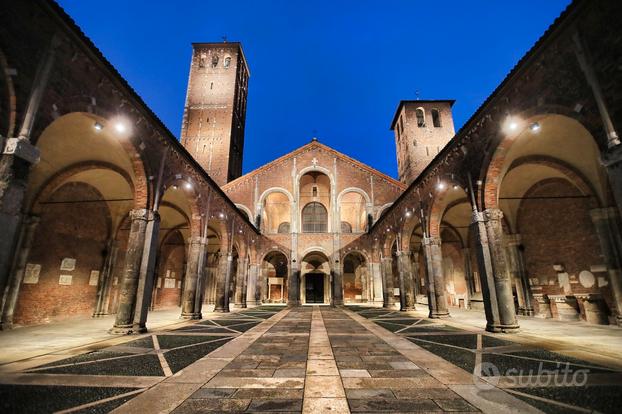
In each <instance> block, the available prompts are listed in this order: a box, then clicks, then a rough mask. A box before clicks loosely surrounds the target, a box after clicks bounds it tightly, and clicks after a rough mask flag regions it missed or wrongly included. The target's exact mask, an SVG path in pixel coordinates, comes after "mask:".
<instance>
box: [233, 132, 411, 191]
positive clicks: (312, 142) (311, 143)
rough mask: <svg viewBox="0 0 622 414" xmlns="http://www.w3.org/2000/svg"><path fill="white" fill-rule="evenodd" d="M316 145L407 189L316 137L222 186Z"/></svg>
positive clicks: (259, 171) (235, 182)
mask: <svg viewBox="0 0 622 414" xmlns="http://www.w3.org/2000/svg"><path fill="white" fill-rule="evenodd" d="M314 146H315V147H318V148H321V149H323V150H325V151H328V152H330V153H332V154H334V155H336V156H338V157H339V158H342V159H345V160H347V161H348V162H351V163H353V164H355V165H357V166H358V167H360V168H362V169H363V170H366V171H367V172H369V173H371V174H374V175H376V176H377V177H380V178H382V179H384V180H387V181H388V182H390V183H391V184H393V185H395V186H397V187H399V188H400V189H402V190H405V189H406V187H407V186H406V184H404V183H402V182H401V181H398V180H396V179H395V178H393V177H390V176H388V175H386V174H384V173H382V172H380V171H378V170H376V169H375V168H372V167H370V166H369V165H367V164H364V163H362V162H360V161H359V160H356V159H354V158H352V157H350V156H348V155H346V154H344V153H342V152H340V151H337V150H336V149H334V148H331V147H329V146H328V145H325V144H322V143H321V142H319V141H317V140H316V139H314V140H313V141H311V142H309V143H307V144H304V145H303V146H301V147H298V148H296V149H295V150H293V151H290V152H288V153H287V154H285V155H282V156H280V157H279V158H276V159H275V160H272V161H270V162H268V163H266V164H264V165H262V166H260V167H258V168H256V169H254V170H253V171H250V172H248V173H246V174H244V175H243V176H241V177H238V178H236V179H235V180H233V181H230V182H228V183H227V184H225V185H223V186H222V189H223V190H226V189H227V188H229V187H232V186H233V185H234V184H237V183H239V182H240V181H242V180H243V179H247V178H250V177H253V176H255V175H257V174H260V173H261V172H263V171H265V170H267V169H268V168H270V167H272V166H274V165H276V164H279V163H281V162H283V161H285V160H287V159H289V158H291V157H293V156H296V155H298V154H300V153H302V152H303V151H305V150H307V149H309V148H310V147H314Z"/></svg>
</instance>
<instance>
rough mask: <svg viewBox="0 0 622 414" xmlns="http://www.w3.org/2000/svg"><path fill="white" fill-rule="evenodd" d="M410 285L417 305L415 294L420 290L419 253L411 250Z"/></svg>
mask: <svg viewBox="0 0 622 414" xmlns="http://www.w3.org/2000/svg"><path fill="white" fill-rule="evenodd" d="M411 266H412V286H413V297H414V304H415V306H416V305H417V295H419V293H420V292H421V285H420V283H421V282H420V278H421V269H420V268H419V253H418V252H413V255H412V262H411Z"/></svg>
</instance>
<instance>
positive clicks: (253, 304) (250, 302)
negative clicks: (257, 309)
mask: <svg viewBox="0 0 622 414" xmlns="http://www.w3.org/2000/svg"><path fill="white" fill-rule="evenodd" d="M246 305H247V306H259V305H261V302H259V301H258V300H253V301H247V302H246Z"/></svg>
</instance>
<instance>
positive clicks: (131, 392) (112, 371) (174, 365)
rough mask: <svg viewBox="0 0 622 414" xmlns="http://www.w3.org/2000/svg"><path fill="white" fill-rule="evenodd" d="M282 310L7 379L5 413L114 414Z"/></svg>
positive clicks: (195, 327)
mask: <svg viewBox="0 0 622 414" xmlns="http://www.w3.org/2000/svg"><path fill="white" fill-rule="evenodd" d="M283 309H284V308H283V307H274V306H266V307H263V306H262V307H258V308H253V309H248V310H244V311H241V312H233V313H231V314H226V315H215V314H214V315H210V316H211V318H209V319H207V320H203V321H200V322H197V323H193V324H191V325H188V326H184V327H182V328H178V329H175V330H170V331H163V332H154V333H151V334H147V335H144V336H142V337H140V338H137V339H134V340H129V341H128V342H125V343H121V344H117V345H113V346H108V347H103V348H101V349H96V350H93V351H91V352H87V353H84V354H80V355H76V356H72V357H69V358H65V359H61V360H58V361H54V362H50V363H45V364H42V365H39V366H36V367H34V368H29V369H27V370H24V371H22V372H18V373H13V374H4V375H3V376H2V378H0V384H1V385H0V397H1V399H0V407H1V408H2V410H0V411H2V412H36V413H46V412H55V411H59V410H70V412H109V411H111V410H113V409H115V408H116V407H117V406H119V405H121V404H123V403H125V402H127V401H128V400H130V399H132V398H133V397H135V396H137V395H138V394H139V393H140V392H142V391H144V390H145V389H146V387H150V386H153V385H154V384H156V383H158V382H160V381H162V380H163V379H165V378H167V377H170V376H172V375H174V374H175V373H177V372H179V371H181V370H183V369H184V368H186V367H187V366H189V365H190V364H192V363H194V362H195V361H197V360H198V359H200V358H202V357H204V356H205V355H207V354H209V353H210V352H212V351H214V350H216V349H218V348H220V347H221V346H222V345H224V344H226V343H228V342H229V341H231V340H232V339H234V338H236V337H238V336H239V335H241V334H242V333H244V332H246V331H247V330H249V329H250V328H252V327H254V326H256V325H258V324H259V323H261V322H263V321H264V320H266V319H268V318H270V317H271V316H273V315H275V314H276V313H277V312H279V311H281V310H283ZM149 378H152V379H151V380H150V379H149ZM52 384H54V385H52ZM56 384H58V385H56ZM5 396H6V398H4V397H5Z"/></svg>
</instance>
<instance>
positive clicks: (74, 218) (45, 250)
mask: <svg viewBox="0 0 622 414" xmlns="http://www.w3.org/2000/svg"><path fill="white" fill-rule="evenodd" d="M97 199H102V197H101V195H100V194H99V192H98V191H97V190H96V189H95V188H93V187H91V186H89V185H87V184H84V183H68V184H65V185H64V186H62V187H61V188H60V189H58V190H57V191H56V192H54V194H53V195H52V197H51V198H50V200H49V201H55V202H60V201H67V200H97ZM109 222H110V214H109V211H108V208H107V206H106V203H103V202H102V203H96V202H95V203H93V202H91V203H60V204H47V205H45V208H43V212H42V215H41V222H40V224H39V227H38V228H37V231H36V235H35V238H34V241H33V246H32V249H31V251H30V255H29V257H28V263H31V264H38V265H41V271H40V274H39V281H38V283H36V284H29V283H23V284H22V286H21V289H20V294H19V299H18V301H17V307H16V310H15V323H16V324H37V323H46V322H51V321H56V320H62V319H66V318H69V317H72V316H89V315H91V314H92V312H93V308H94V306H95V295H96V290H97V286H93V285H89V279H90V274H91V271H101V268H102V265H103V263H104V257H103V255H104V252H105V249H106V240H107V238H108V234H109V226H110V224H109ZM65 258H73V259H75V260H76V264H75V269H74V270H60V267H61V262H62V261H63V259H65ZM61 275H68V276H69V275H70V276H71V284H70V285H61V284H59V279H60V276H61Z"/></svg>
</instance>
